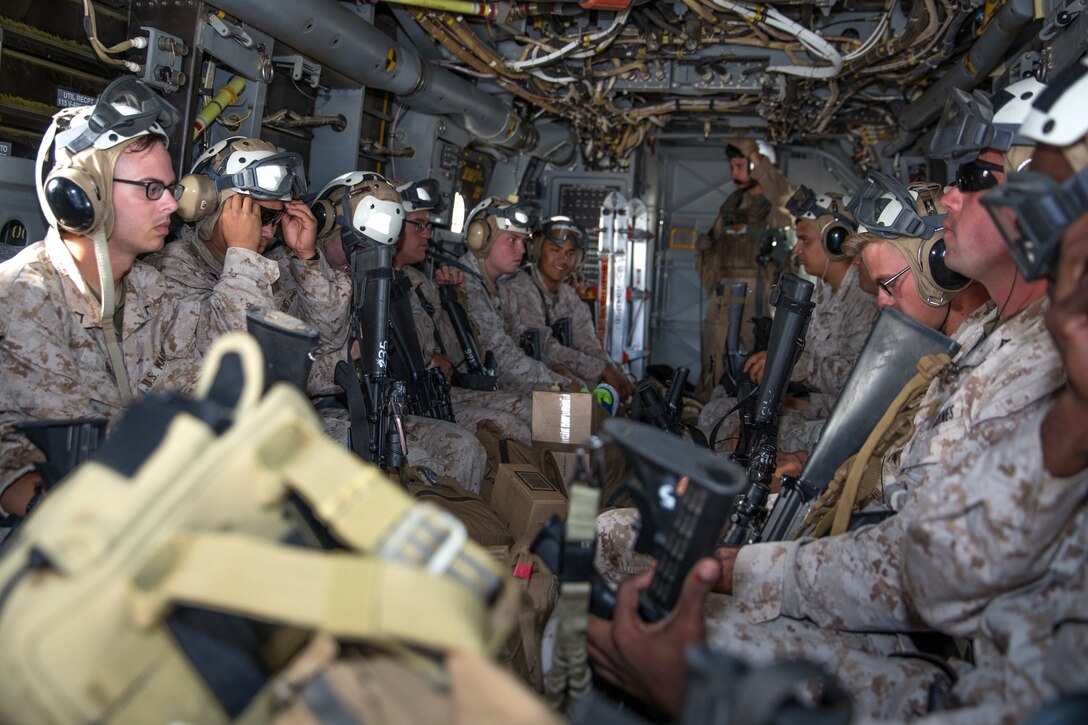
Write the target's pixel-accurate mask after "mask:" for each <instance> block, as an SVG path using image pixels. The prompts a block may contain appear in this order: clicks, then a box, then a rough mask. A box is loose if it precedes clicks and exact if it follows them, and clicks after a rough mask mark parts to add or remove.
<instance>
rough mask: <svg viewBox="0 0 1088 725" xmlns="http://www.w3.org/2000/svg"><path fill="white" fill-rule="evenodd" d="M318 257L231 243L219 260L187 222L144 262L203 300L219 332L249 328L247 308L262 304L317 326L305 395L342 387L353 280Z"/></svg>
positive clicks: (216, 334)
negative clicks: (336, 378)
mask: <svg viewBox="0 0 1088 725" xmlns="http://www.w3.org/2000/svg"><path fill="white" fill-rule="evenodd" d="M318 255H319V256H318V258H317V259H315V260H300V259H296V258H295V257H294V256H293V255H292V254H291V252H290V250H288V249H287V248H286V247H285V246H282V245H281V246H278V247H275V248H274V249H271V250H269V251H268V252H267V253H266V254H264V255H261V254H258V253H257V252H254V251H252V250H249V249H241V248H238V247H232V248H229V249H227V253H226V256H225V257H224V258H223V259H219V258H218V257H216V256H215V255H214V254H212V253H211V251H210V250H209V249H208V248H207V246H205V245H204V243H203V242H201V241H200V240H199V239H198V238H197V235H196V230H195V228H194V227H192V226H190V225H186V226H183V227H182V228H181V231H180V233H179V234H178V239H176V240H175V241H173V242H170V243H169V244H167V245H166V246H164V247H163V248H162V250H161V251H159V252H156V253H155V254H152V255H150V256H149V257H148V258H147V261H148V263H149V264H152V265H154V266H155V267H157V268H158V269H159V270H160V271H161V272H162V273H163V275H164V276H166V277H167V279H169V280H170V281H171V282H172V283H174V284H176V285H178V286H180V287H182V288H184V289H185V290H188V291H189V293H191V294H194V295H197V296H199V297H201V298H202V299H203V300H204V304H205V305H207V307H208V314H209V315H210V320H211V325H212V331H213V332H214V333H215V336H218V335H221V334H223V333H226V332H232V331H245V329H246V326H245V311H246V309H247V308H249V307H253V306H258V305H263V306H266V307H273V308H275V309H278V310H280V311H282V312H286V313H287V314H289V315H292V316H294V317H297V318H299V319H300V320H304V321H306V322H309V323H310V324H312V325H314V326H315V327H316V328H317V330H318V332H319V333H320V334H321V338H320V341H319V343H318V347H317V350H316V351H315V358H316V360H315V363H314V366H313V370H312V371H311V373H310V379H309V382H308V384H307V388H306V392H307V393H309V394H310V395H332V394H335V393H337V392H339V387H338V386H336V384H335V383H334V382H333V371H334V369H335V366H336V362H337V361H338V360H342V359H345V358H346V347H347V344H348V338H349V336H350V329H349V326H348V319H349V313H350V305H351V280H350V279H349V278H348V277H347V275H345V274H343V273H342V272H339V271H337V270H335V269H333V268H332V267H330V266H329V264H328V262H326V261H325V257H324V256H323V255H322V254H321V253H320V252H319V253H318ZM239 320H240V321H241V322H240V323H239ZM212 339H214V337H213V338H212Z"/></svg>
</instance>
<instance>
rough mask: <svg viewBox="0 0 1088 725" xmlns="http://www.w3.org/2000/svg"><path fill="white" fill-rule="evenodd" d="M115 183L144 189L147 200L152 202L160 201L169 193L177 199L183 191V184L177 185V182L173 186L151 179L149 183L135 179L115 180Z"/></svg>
mask: <svg viewBox="0 0 1088 725" xmlns="http://www.w3.org/2000/svg"><path fill="white" fill-rule="evenodd" d="M114 181H116V182H117V183H118V184H131V185H132V186H142V187H144V194H146V195H147V198H148V199H150V200H151V201H158V200H159V199H161V198H162V195H163V194H164V193H166V192H167V191H169V192H170V194H171V195H172V196H175V197H176V196H177V195H178V192H179V191H181V184H179V183H177V182H176V181H175V182H174V183H173V184H164V183H163V182H161V181H159V180H158V179H151V180H149V181H136V180H135V179H114Z"/></svg>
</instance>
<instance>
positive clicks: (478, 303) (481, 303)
mask: <svg viewBox="0 0 1088 725" xmlns="http://www.w3.org/2000/svg"><path fill="white" fill-rule="evenodd" d="M465 286H466V293H467V294H466V297H467V299H466V303H467V306H466V311H467V312H468V314H469V317H470V318H471V319H472V322H473V324H475V325H476V329H477V331H478V335H479V343H480V355H486V354H487V351H488V350H491V351H492V352H493V353H494V355H495V361H496V365H497V367H498V370H496V375H497V376H498V379H499V383H500V384H502V385H510V386H519V387H524V386H526V385H534V384H540V383H543V384H548V383H560V384H562V385H566V384H567V383H569V381H568V380H567V379H566V378H565V377H563V376H562V375H560V374H558V373H554V372H552V371H551V370H550V369H548V366H547V365H544V364H543V363H541V362H539V361H538V360H533V359H532V358H531V357H529V356H528V355H526V354H525V353H524V352H523V351H522V349H521V348H520V347H518V345H517V343H515V342H514V340H513V339H511V337H510V336H509V335H508V334H506V330H505V329H504V327H503V321H502V317H501V315H500V314H499V312H498V310H497V309H495V307H493V306H492V305H493V304H494V302H493V301H492V300H491V295H490V294H489V293H488V291H487V290H486V289H484V285H483V282H481V281H480V280H478V279H476V278H475V277H474V276H472V275H465Z"/></svg>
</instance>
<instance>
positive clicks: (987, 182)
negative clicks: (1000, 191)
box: [953, 159, 1005, 194]
mask: <svg viewBox="0 0 1088 725" xmlns="http://www.w3.org/2000/svg"><path fill="white" fill-rule="evenodd" d="M1004 170H1005V167H1004V166H1001V165H1000V164H994V163H990V162H989V161H981V160H979V159H975V160H974V161H969V162H967V163H966V164H961V165H960V167H959V169H958V170H957V171H956V181H955V183H954V184H953V186H955V187H956V188H957V189H959V190H960V191H961V192H963V193H964V194H971V193H973V192H976V191H985V190H986V189H992V188H994V187H995V186H997V185H998V184H1000V183H1001V180H1000V179H998V178H997V172H999V171H1004Z"/></svg>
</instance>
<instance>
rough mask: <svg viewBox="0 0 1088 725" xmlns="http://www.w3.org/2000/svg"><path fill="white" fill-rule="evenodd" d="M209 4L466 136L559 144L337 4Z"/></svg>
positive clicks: (534, 145) (322, 0)
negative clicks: (456, 126) (453, 119)
mask: <svg viewBox="0 0 1088 725" xmlns="http://www.w3.org/2000/svg"><path fill="white" fill-rule="evenodd" d="M211 2H212V4H213V5H215V6H216V7H218V8H219V9H220V10H222V11H223V12H225V13H228V14H229V15H233V16H234V17H236V18H238V19H239V20H241V21H242V22H244V23H246V24H248V25H252V26H253V27H255V28H257V29H258V30H261V31H263V32H265V33H268V34H269V35H271V36H273V37H275V38H278V39H280V40H282V41H283V42H285V43H287V44H288V45H290V46H291V47H292V48H295V49H296V50H298V51H299V52H300V53H303V54H304V55H307V56H309V57H310V58H313V59H314V60H315V61H317V62H318V63H321V64H322V65H324V66H326V67H328V68H332V69H333V70H335V71H336V72H338V73H340V74H341V75H343V76H345V77H347V78H350V79H351V80H353V81H355V82H356V83H359V84H360V85H364V86H369V87H372V88H380V89H382V90H385V91H389V92H390V93H393V94H394V95H396V96H397V97H398V99H399V100H400V101H401V102H402V103H404V104H405V105H409V106H411V107H412V108H413V109H415V110H417V111H422V112H425V113H432V114H435V115H449V116H459V117H461V118H462V119H463V122H464V126H465V129H466V130H467V131H468V132H469V133H471V134H472V135H474V136H475V137H477V138H478V139H479V140H481V141H484V142H485V143H489V144H494V145H496V146H500V147H502V148H506V149H511V150H515V151H523V152H532V151H534V150H536V149H538V148H541V149H542V150H544V151H548V150H550V149H552V148H554V147H556V146H558V145H560V143H561V141H562V138H556V137H555V136H556V129H555V128H554V127H552V128H550V129H549V130H548V133H549V136H551V137H552V138H549V139H548V143H545V144H542V143H541V140H540V133H539V132H538V130H537V129H536V128H535V127H534V126H532V125H531V124H529V123H526V122H525V121H524V120H522V119H521V118H519V117H518V116H517V114H515V113H514V112H513V109H512V108H511V107H510V106H509V105H507V104H505V103H503V102H502V101H500V100H499V99H498V98H496V97H494V96H491V95H489V94H487V93H484V92H483V91H481V90H480V89H478V88H477V87H476V86H474V85H472V84H471V83H468V82H467V81H465V80H464V79H462V78H460V77H458V76H456V75H454V74H453V73H451V72H450V71H448V70H446V69H445V68H440V67H438V66H435V65H432V64H430V63H428V62H426V61H424V60H423V59H422V58H420V57H419V55H418V54H417V53H416V52H415V51H413V50H411V49H409V48H405V47H403V46H401V45H399V44H397V43H396V42H394V41H393V40H392V39H390V38H389V37H388V36H387V35H385V34H384V33H382V32H381V31H380V30H378V29H377V28H375V27H374V26H373V25H371V24H370V23H368V22H367V21H366V20H364V19H363V18H362V17H360V16H359V15H357V14H355V13H354V12H352V11H351V10H349V9H348V8H345V7H342V6H341V5H340V3H338V2H337V1H336V0H306V2H294V3H277V4H276V8H275V11H270V9H269V6H268V3H267V0H211ZM563 133H565V134H566V135H567V136H570V135H571V134H570V131H567V130H564V131H563Z"/></svg>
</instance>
